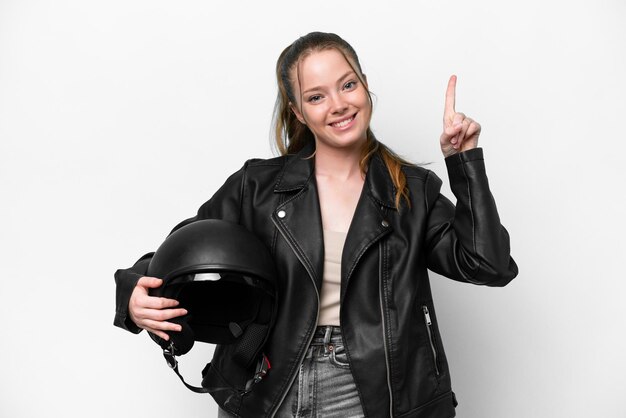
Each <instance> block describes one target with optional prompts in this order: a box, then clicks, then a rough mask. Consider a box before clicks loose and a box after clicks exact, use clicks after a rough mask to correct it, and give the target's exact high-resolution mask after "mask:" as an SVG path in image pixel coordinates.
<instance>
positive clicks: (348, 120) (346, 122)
mask: <svg viewBox="0 0 626 418" xmlns="http://www.w3.org/2000/svg"><path fill="white" fill-rule="evenodd" d="M355 117H356V113H355V114H354V115H352V116H348V117H347V118H345V119H341V120H339V121H337V122H333V123H331V124H330V126H332V127H333V128H345V127H346V126H348V125H349V124H350V123H351V122H352V121H353V120H354V118H355Z"/></svg>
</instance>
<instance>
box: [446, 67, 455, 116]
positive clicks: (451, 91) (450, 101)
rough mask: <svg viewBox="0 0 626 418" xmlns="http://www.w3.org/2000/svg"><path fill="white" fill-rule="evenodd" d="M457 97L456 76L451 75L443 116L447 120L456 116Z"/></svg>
mask: <svg viewBox="0 0 626 418" xmlns="http://www.w3.org/2000/svg"><path fill="white" fill-rule="evenodd" d="M455 97H456V76H455V75H452V76H450V80H449V81H448V89H447V90H446V104H445V109H444V112H443V117H444V119H446V120H450V119H451V118H452V117H454V114H455V113H456V111H455V110H454V101H455Z"/></svg>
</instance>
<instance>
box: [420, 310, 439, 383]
mask: <svg viewBox="0 0 626 418" xmlns="http://www.w3.org/2000/svg"><path fill="white" fill-rule="evenodd" d="M422 313H423V314H424V323H425V324H426V332H427V333H428V341H429V342H430V351H431V352H432V354H433V365H434V366H435V374H436V375H437V376H439V369H440V368H439V353H438V352H437V343H436V341H435V335H436V333H435V328H434V326H433V321H432V320H431V318H430V312H429V310H428V306H427V305H422Z"/></svg>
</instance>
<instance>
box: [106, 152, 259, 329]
mask: <svg viewBox="0 0 626 418" xmlns="http://www.w3.org/2000/svg"><path fill="white" fill-rule="evenodd" d="M247 165H248V162H246V164H245V165H244V166H243V167H242V168H241V169H240V170H239V171H237V172H236V173H234V174H233V175H231V176H230V177H229V178H228V179H227V180H226V182H225V183H224V185H222V187H220V189H219V190H218V191H217V192H216V193H215V194H214V195H213V197H211V199H209V200H208V201H207V202H205V203H204V204H203V205H202V206H200V208H199V209H198V212H197V214H196V215H195V216H193V217H191V218H189V219H185V220H184V221H182V222H180V223H179V224H178V225H176V226H175V227H174V229H172V231H171V232H170V234H171V233H172V232H174V231H176V230H177V229H179V228H181V227H183V226H185V225H187V224H190V223H192V222H195V221H197V220H201V219H224V220H227V221H230V222H236V223H239V217H240V215H241V202H242V196H243V193H244V189H243V186H244V179H245V175H246V167H247ZM153 255H154V253H153V252H151V253H147V254H145V255H144V256H142V257H141V258H140V259H139V260H137V262H135V264H134V265H133V266H132V267H130V268H126V269H119V270H117V271H116V272H115V275H114V276H115V285H116V292H115V319H114V320H113V325H115V326H118V327H120V328H123V329H125V330H128V331H130V332H133V333H135V334H137V333H139V332H140V331H141V328H139V327H137V325H135V323H134V322H133V321H132V320H131V319H130V316H129V314H128V302H129V300H130V295H131V294H132V292H133V289H134V288H135V286H136V284H137V281H139V279H140V278H141V277H143V276H145V275H146V271H147V270H148V265H149V264H150V260H151V259H152V256H153Z"/></svg>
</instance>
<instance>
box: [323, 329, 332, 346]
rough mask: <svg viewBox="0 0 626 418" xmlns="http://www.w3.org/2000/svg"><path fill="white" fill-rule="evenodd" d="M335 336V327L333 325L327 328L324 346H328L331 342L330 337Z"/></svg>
mask: <svg viewBox="0 0 626 418" xmlns="http://www.w3.org/2000/svg"><path fill="white" fill-rule="evenodd" d="M332 335H333V327H332V326H331V325H328V326H326V330H325V332H324V345H328V343H329V342H330V337H332Z"/></svg>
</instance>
